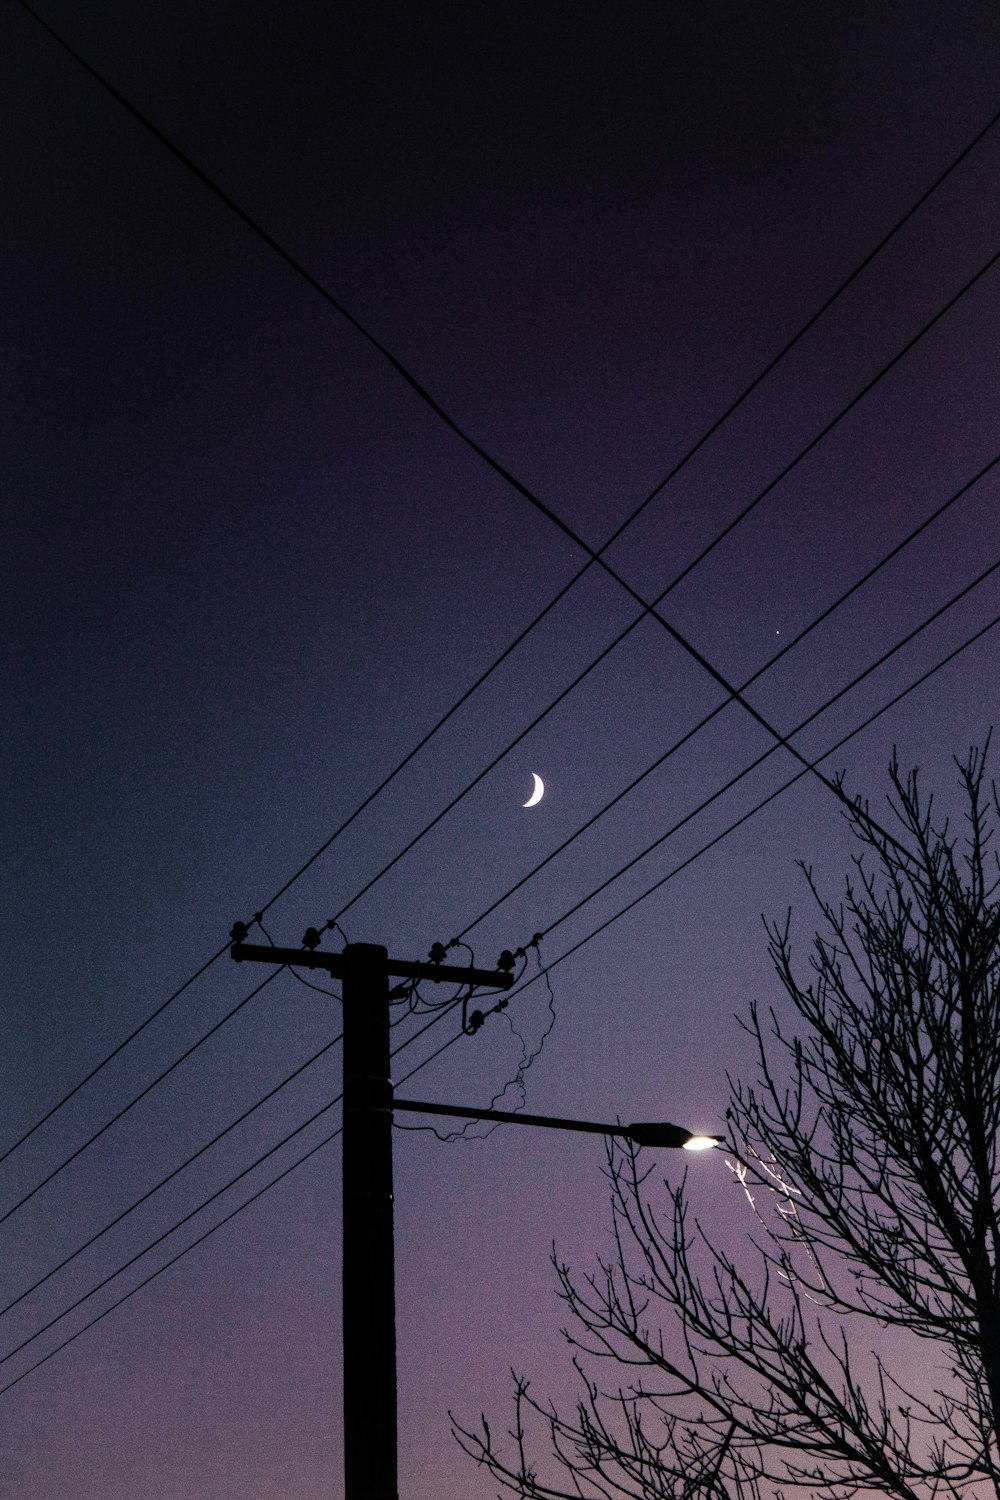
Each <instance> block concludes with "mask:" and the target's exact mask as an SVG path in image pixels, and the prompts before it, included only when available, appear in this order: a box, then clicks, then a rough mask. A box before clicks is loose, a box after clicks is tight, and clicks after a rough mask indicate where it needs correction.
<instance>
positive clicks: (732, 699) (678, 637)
mask: <svg viewBox="0 0 1000 1500" xmlns="http://www.w3.org/2000/svg"><path fill="white" fill-rule="evenodd" d="M997 261H1000V250H998V251H996V252H995V253H994V254H993V255H991V256H990V257H989V259H988V260H987V261H986V262H985V263H984V264H983V265H982V266H980V268H979V270H978V271H976V272H975V274H974V275H973V276H971V277H970V278H969V279H968V280H967V281H966V282H965V283H964V285H963V286H962V287H960V288H959V290H958V291H957V292H955V293H954V295H953V296H952V297H950V298H949V299H948V301H947V302H945V303H944V305H943V306H942V307H940V308H939V309H938V311H937V312H936V313H935V314H934V315H933V316H932V317H931V318H929V319H928V320H927V321H926V322H925V323H924V324H923V326H922V327H921V328H920V329H919V330H918V332H917V333H915V334H914V335H913V337H912V338H910V339H909V340H907V342H906V343H905V344H904V345H903V347H902V348H901V349H900V350H898V351H897V353H896V354H894V355H893V357H892V358H891V359H890V360H889V361H888V362H887V363H886V364H884V365H883V366H882V368H881V369H880V370H879V371H878V373H877V374H876V375H874V376H873V377H872V378H871V379H870V380H869V381H868V382H867V383H866V384H865V385H864V386H863V387H862V388H861V390H860V391H858V392H857V393H856V394H855V395H854V396H853V397H852V398H851V399H850V400H849V401H848V402H847V403H846V404H845V405H844V406H842V407H841V408H840V410H839V411H838V412H837V414H836V415H835V416H834V417H832V418H831V419H830V421H828V422H827V423H826V424H825V425H824V426H823V427H822V428H821V429H820V431H819V432H818V433H817V434H816V435H815V436H814V437H813V438H811V439H810V441H809V442H808V443H806V445H805V446H804V447H803V448H801V449H800V450H799V452H798V453H797V454H796V456H795V457H794V458H793V459H791V460H790V462H788V463H787V464H785V466H784V467H783V468H782V469H781V471H780V472H779V473H778V474H777V475H776V476H775V477H774V478H773V479H772V480H770V482H769V483H768V484H766V485H765V486H764V487H763V489H761V490H759V491H758V492H757V494H756V495H755V496H754V497H753V499H752V500H750V501H749V503H748V504H747V505H745V506H744V507H743V509H742V510H741V511H740V512H739V514H738V515H736V516H735V517H733V519H732V520H731V521H730V522H729V523H728V525H727V526H726V527H725V528H723V530H722V531H720V532H719V533H718V534H717V535H716V537H714V538H713V540H712V541H711V542H710V543H709V544H708V545H707V546H705V547H703V548H702V550H701V551H700V552H699V553H698V555H697V557H695V558H694V559H693V560H692V561H691V562H689V563H688V564H687V565H686V566H685V567H684V568H682V569H681V571H680V572H679V573H677V574H676V575H675V577H673V578H672V579H671V581H670V582H669V583H668V584H667V585H666V587H665V588H663V589H662V590H661V591H660V593H659V594H657V595H656V596H655V597H654V598H653V599H652V600H650V601H648V602H646V601H644V599H643V597H642V595H640V594H639V593H638V592H637V591H636V590H635V589H633V588H632V587H631V585H630V584H628V583H627V582H626V581H625V580H624V578H622V577H621V576H620V575H619V574H618V573H617V571H615V570H614V569H611V568H609V567H608V566H607V564H605V562H604V561H603V559H602V558H601V555H600V553H598V552H594V553H593V554H592V559H591V560H592V561H594V562H598V563H600V565H601V566H602V567H603V568H604V569H605V571H606V572H608V573H609V575H610V576H611V577H613V578H614V579H615V580H616V581H617V582H618V583H619V584H620V585H621V586H622V588H624V589H625V590H626V592H627V593H629V594H630V595H631V597H632V599H633V600H634V601H635V602H636V603H639V604H641V605H642V610H641V612H640V613H639V614H638V615H637V616H636V617H635V619H633V620H632V621H630V623H629V624H628V625H626V626H625V627H624V629H623V630H621V631H619V633H618V634H617V635H616V636H615V638H614V640H612V641H611V642H609V644H608V645H607V646H605V647H604V648H603V650H602V651H600V652H599V653H598V655H597V656H596V657H594V659H593V660H592V661H591V662H589V663H588V665H587V666H586V667H584V668H583V670H582V671H580V672H578V673H577V675H576V676H575V677H574V678H573V679H572V681H571V682H570V683H569V684H568V685H567V686H566V687H564V688H563V689H562V690H561V691H560V692H559V693H558V694H557V695H556V696H555V698H553V699H551V700H550V701H549V702H548V703H547V704H546V706H545V707H544V708H543V709H542V710H541V711H540V712H539V713H538V714H536V715H535V717H534V718H533V719H532V720H531V722H530V723H529V724H528V725H527V726H526V727H525V728H524V729H522V730H521V731H520V733H519V734H517V735H515V736H514V738H513V739H512V740H510V741H509V742H508V743H507V745H505V746H504V748H503V749H502V750H501V751H499V753H498V754H497V755H495V756H494V757H493V758H492V760H490V761H489V762H488V764H487V765H485V766H484V767H483V769H482V770H481V771H479V772H478V773H477V774H476V775H475V776H474V777H473V778H472V780H471V781H469V782H467V783H466V785H465V786H464V787H463V788H462V789H461V791H459V792H457V793H456V794H455V796H454V797H452V798H451V800H450V801H449V802H448V803H446V805H445V806H444V807H443V808H442V809H441V810H440V811H439V812H437V813H436V814H435V815H434V817H432V818H431V819H430V820H429V821H428V822H427V823H425V824H424V825H423V827H422V828H421V829H420V830H419V831H418V832H417V833H415V834H414V835H413V837H412V838H411V839H409V840H408V842H407V843H406V844H404V845H403V847H402V849H400V850H398V851H397V853H396V854H394V855H393V857H392V858H391V859H389V860H388V861H387V862H386V863H385V864H384V865H382V867H381V868H380V869H379V870H378V871H377V872H376V873H375V874H374V875H373V876H372V877H371V878H370V879H369V880H368V881H366V883H365V884H364V885H363V886H362V887H361V889H360V890H358V891H356V892H355V894H354V895H353V896H352V897H351V899H350V900H349V901H347V902H345V903H344V905H343V906H341V907H340V908H339V910H338V911H337V912H335V913H334V915H333V916H332V917H330V918H329V919H328V921H327V922H326V923H325V924H324V926H323V927H321V928H320V931H325V930H329V929H330V928H332V927H333V926H335V925H336V923H337V922H338V921H339V919H340V918H341V917H343V916H345V915H346V913H347V912H348V911H350V910H351V908H352V907H353V906H355V905H356V904H357V902H358V901H360V900H361V899H362V898H363V897H364V896H366V895H367V894H368V892H369V891H370V890H372V889H373V888H374V887H375V886H376V885H377V884H378V883H379V881H380V880H382V879H383V878H384V877H385V876H386V875H388V874H389V872H390V871H391V870H393V869H394V868H395V866H396V865H398V864H399V863H400V861H401V860H403V859H404V858H405V857H406V855H407V854H409V853H410V852H411V850H413V849H414V848H415V847H416V846H417V844H419V843H420V842H421V840H422V839H424V838H426V836H427V835H428V834H429V833H430V832H431V831H432V830H433V829H434V828H436V827H437V825H438V824H439V823H440V822H441V821H442V820H443V819H444V818H446V817H447V815H448V814H449V813H450V812H451V811H452V810H453V809H454V808H455V807H457V806H458V804H459V803H460V802H461V801H462V800H463V799H464V798H465V797H467V796H468V795H469V793H470V792H471V791H473V789H474V788H475V787H477V786H478V785H479V783H480V782H481V781H482V780H483V779H484V778H485V777H486V776H488V775H489V774H490V772H491V771H493V770H494V769H495V768H496V767H497V766H498V765H499V764H500V762H501V761H502V760H503V759H504V758H505V757H506V756H507V755H509V754H510V753H511V751H512V750H514V749H515V748H516V747H517V746H518V745H519V744H521V742H522V741H523V740H524V739H525V738H526V737H527V736H528V735H529V734H530V733H531V732H532V730H534V729H536V728H537V727H538V725H539V724H541V723H542V721H543V720H544V719H545V718H547V717H548V715H549V714H550V713H552V712H553V711H554V710H555V709H556V708H557V707H558V706H559V704H560V703H562V702H563V701H564V700H565V699H566V698H568V697H569V695H570V694H571V693H572V692H573V691H574V690H575V689H576V688H577V687H579V685H580V684H581V683H582V682H583V681H584V680H585V678H587V677H588V676H589V675H590V674H591V672H593V671H595V670H596V668H597V667H598V666H600V664H601V663H602V662H603V661H604V660H605V659H606V658H607V657H608V656H610V655H611V653H612V652H613V651H615V650H616V649H617V647H618V646H619V645H621V643H622V642H623V641H624V640H625V639H626V637H627V636H629V635H631V633H632V631H633V630H635V629H637V627H638V626H639V625H641V624H642V622H643V620H645V619H648V618H652V619H654V620H656V621H657V623H658V624H660V625H661V626H662V627H663V628H664V629H665V630H666V631H667V633H668V634H669V635H670V636H671V638H672V639H673V640H674V641H675V642H676V644H678V645H679V646H681V648H682V649H683V650H684V651H686V652H687V653H688V655H689V656H692V657H693V658H694V660H695V661H696V662H698V664H699V665H700V666H702V667H703V668H704V669H705V670H706V671H707V672H708V673H709V675H710V676H711V677H712V678H713V680H714V681H715V682H716V683H717V685H718V686H720V687H722V688H723V689H724V691H725V693H726V700H725V703H723V704H720V705H719V708H720V710H721V708H723V707H726V706H727V705H728V704H729V703H738V704H739V705H740V707H741V708H743V709H745V710H746V711H747V712H748V713H749V714H750V715H751V717H752V718H754V719H755V720H756V721H757V723H758V724H759V725H761V727H763V728H764V729H765V730H766V731H767V733H768V734H770V735H771V737H772V738H773V739H774V740H775V741H776V742H777V744H778V745H780V746H781V747H782V748H784V749H785V750H788V751H789V752H790V753H791V754H792V755H793V756H796V758H798V759H801V757H798V756H797V754H796V751H795V750H794V748H793V747H792V746H791V745H789V744H788V742H787V740H786V739H784V738H783V737H782V735H781V734H780V733H779V731H778V730H777V729H776V728H774V726H773V725H771V724H770V723H769V722H768V721H767V720H766V719H765V718H764V717H763V715H761V714H759V713H758V712H757V710H756V709H755V708H753V706H752V705H751V704H750V703H749V701H748V700H746V699H745V698H744V697H743V694H744V693H745V691H746V688H747V687H748V686H749V685H750V683H745V684H744V685H743V686H742V687H740V688H737V687H735V686H733V684H731V683H730V682H728V680H727V679H726V678H725V677H724V676H723V675H722V674H721V673H720V672H719V671H717V670H716V668H715V667H714V666H713V665H712V664H711V663H710V662H709V661H708V660H707V658H706V657H705V656H704V655H703V654H702V653H701V652H699V651H698V650H697V649H696V648H695V647H694V646H693V645H692V644H691V643H690V642H689V641H688V640H687V639H686V637H685V636H683V635H682V634H681V632H680V631H678V630H677V629H676V628H675V627H674V626H673V625H671V624H670V623H669V622H668V621H667V620H666V618H665V617H664V616H663V615H661V614H659V612H658V610H659V606H660V604H662V602H663V601H664V600H665V599H666V598H667V596H668V595H669V594H670V593H672V592H673V590H674V589H675V588H676V587H677V586H678V584H680V583H681V582H682V581H683V580H684V579H685V578H687V577H688V576H689V574H690V573H691V572H692V571H693V569H694V568H696V567H697V566H698V564H699V563H701V562H702V561H704V559H705V558H706V557H708V555H709V554H710V553H711V552H712V551H713V549H714V548H715V547H716V546H717V545H718V543H719V542H720V541H721V540H722V539H723V537H725V536H727V535H729V534H730V533H731V532H732V531H733V530H734V529H735V527H736V526H738V525H739V524H740V522H741V521H744V520H745V519H746V518H747V517H748V516H749V515H750V513H751V512H752V511H753V510H754V509H755V508H756V507H757V505H759V504H760V502H761V501H762V500H763V499H764V498H765V497H766V496H767V495H768V494H770V493H771V491H772V490H774V489H775V488H776V487H777V485H778V484H780V483H781V481H782V480H783V479H785V478H787V477H788V475H789V474H791V473H792V471H793V470H794V469H795V468H796V467H797V466H798V465H799V464H800V463H801V462H802V461H803V460H804V459H805V458H806V457H807V456H808V455H809V454H810V453H812V452H813V450H814V449H815V448H816V447H817V446H818V445H819V444H820V443H821V442H823V440H824V439H825V438H827V437H828V436H829V434H830V433H831V432H832V431H833V430H834V428H835V427H837V426H838V424H839V423H840V422H841V421H843V419H844V418H845V417H846V416H848V415H849V413H850V412H851V411H853V410H854V408H855V407H856V406H857V405H858V404H859V402H861V401H862V400H863V399H864V398H865V396H867V395H868V394H869V393H870V392H871V391H872V390H874V388H875V387H876V386H877V385H878V384H879V382H880V381H882V380H883V379H884V378H885V376H887V375H888V374H889V373H890V371H892V370H893V369H894V368H895V366H896V365H897V364H899V362H900V360H902V359H903V358H904V357H905V356H906V355H907V354H908V353H909V352H910V351H911V350H912V349H913V348H914V347H915V346H916V344H918V343H919V342H920V340H921V339H922V338H924V336H925V335H926V334H928V333H929V332H930V331H931V330H932V329H933V328H934V327H935V326H936V325H937V324H938V323H939V322H940V321H941V319H942V318H943V317H945V315H946V314H947V313H948V312H950V311H951V309H952V308H953V307H954V306H955V305H956V304H957V303H958V302H959V301H960V300H961V298H962V297H964V296H965V295H966V293H967V292H969V291H971V290H972V288H973V287H974V286H976V285H977V284H978V282H979V281H980V280H981V279H982V277H983V276H985V275H986V274H987V272H988V271H990V270H991V269H992V268H993V266H994V265H996V263H997ZM994 462H996V461H995V460H994V461H993V462H991V463H990V464H988V465H987V466H986V468H985V469H983V470H982V471H981V473H980V475H978V476H977V478H979V477H982V474H984V473H986V472H987V470H988V469H990V468H992V467H993V463H994ZM975 482H976V481H975V480H972V481H970V483H975ZM967 487H968V486H965V487H963V489H962V490H961V491H959V495H961V494H962V493H964V490H965V488H967ZM955 498H959V496H956V497H955ZM538 503H539V504H541V502H538ZM948 503H950V502H946V503H945V506H944V507H943V508H944V509H947V505H948ZM545 510H546V514H549V515H550V518H551V519H553V520H554V521H555V523H556V524H557V525H558V526H559V527H560V528H561V529H563V530H565V531H567V534H568V535H572V536H573V538H574V540H575V541H576V542H577V544H578V545H579V546H580V547H582V548H583V549H584V550H585V551H587V552H590V551H591V549H590V547H589V546H588V544H587V543H586V542H585V541H583V540H582V538H580V537H579V536H578V535H577V534H576V532H575V531H572V529H571V528H567V527H566V525H565V524H564V522H563V521H562V520H560V519H559V518H558V517H557V516H556V515H555V513H554V512H552V511H550V509H549V508H548V507H545ZM931 519H934V517H931ZM928 524H929V523H928ZM602 550H603V549H602ZM775 660H777V658H775ZM761 670H762V671H765V670H767V669H766V667H765V668H762V669H761ZM758 675H760V674H758ZM755 680H756V679H755V678H751V679H750V682H753V681H755ZM706 722H707V721H706ZM813 774H815V775H816V776H817V777H818V778H819V780H820V781H823V782H824V783H825V784H826V785H827V787H828V789H829V790H833V791H834V792H835V794H836V795H838V796H839V794H838V793H836V789H835V788H834V787H833V785H832V783H830V782H828V781H826V780H825V778H824V777H823V775H822V773H820V772H819V771H816V770H815V768H813ZM841 800H843V799H842V798H841ZM884 831H885V830H882V832H883V833H884ZM901 852H902V851H901ZM467 930H468V929H467Z"/></svg>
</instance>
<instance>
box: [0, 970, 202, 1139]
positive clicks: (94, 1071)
mask: <svg viewBox="0 0 1000 1500" xmlns="http://www.w3.org/2000/svg"><path fill="white" fill-rule="evenodd" d="M228 951H229V944H228V943H226V944H225V945H224V947H222V948H218V949H217V950H216V951H215V952H214V953H213V954H212V956H211V958H208V959H206V960H205V962H204V963H203V964H202V966H201V968H200V969H195V971H194V973H193V974H192V975H191V977H190V979H185V981H184V983H183V984H179V985H178V986H177V988H176V989H175V990H174V992H173V994H172V995H168V996H167V998H166V1000H164V1001H163V1002H162V1003H161V1004H160V1005H158V1006H157V1007H156V1009H155V1010H154V1011H152V1012H151V1013H150V1014H149V1015H148V1016H147V1017H146V1019H145V1020H144V1021H141V1022H140V1023H139V1025H138V1026H137V1027H136V1028H135V1030H134V1031H131V1032H129V1034H128V1036H127V1037H126V1038H125V1040H124V1041H122V1042H119V1043H118V1045H117V1047H114V1048H112V1050H111V1051H110V1052H109V1053H108V1055H107V1057H105V1058H103V1059H102V1060H101V1061H100V1062H99V1063H98V1064H97V1066H96V1067H95V1068H91V1070H90V1072H89V1073H88V1074H87V1076H86V1077H85V1078H81V1079H80V1082H79V1083H75V1084H74V1085H73V1087H72V1088H71V1089H70V1090H69V1091H68V1093H65V1094H63V1096H62V1098H61V1099H60V1100H59V1101H58V1103H56V1104H53V1106H52V1108H51V1109H48V1110H46V1112H45V1114H44V1115H42V1116H41V1118H40V1119H38V1120H36V1121H35V1123H34V1125H32V1126H31V1127H30V1128H29V1129H28V1130H26V1131H25V1132H24V1134H23V1135H20V1136H18V1138H17V1140H16V1141H15V1142H14V1144H13V1145H12V1146H8V1147H7V1149H6V1151H4V1152H3V1154H2V1155H0V1162H5V1161H6V1160H7V1158H8V1156H12V1155H13V1153H14V1152H15V1151H16V1150H17V1148H18V1147H19V1146H23V1145H24V1143H25V1141H27V1140H29V1139H30V1138H31V1136H33V1135H34V1133H35V1131H36V1130H40V1129H41V1128H42V1126H43V1125H44V1124H46V1122H47V1121H49V1120H51V1118H52V1116H53V1115H54V1114H57V1113H58V1112H59V1110H61V1109H62V1107H63V1105H64V1104H68V1103H69V1101H70V1100H71V1099H72V1098H74V1097H75V1095H77V1094H78V1093H79V1092H80V1090H81V1089H82V1088H84V1087H85V1086H86V1085H87V1084H88V1083H89V1082H90V1080H91V1079H92V1078H96V1077H97V1075H98V1073H100V1071H101V1070H102V1068H106V1067H107V1065H108V1063H110V1062H113V1061H114V1059H115V1058H116V1057H117V1056H118V1054H119V1052H124V1050H125V1048H126V1047H127V1046H128V1045H129V1044H130V1043H131V1042H134V1041H135V1039H136V1037H137V1036H138V1035H139V1034H140V1032H143V1031H145V1029H146V1027H147V1026H149V1025H151V1024H152V1022H153V1021H155V1020H156V1018H157V1016H159V1015H162V1014H163V1012H164V1011H165V1010H166V1008H167V1006H168V1005H173V1003H174V1001H175V1000H176V999H178V998H179V997H180V996H181V995H183V993H184V991H185V990H187V989H190V988H191V986H192V985H193V984H194V982H195V980H196V979H200V978H201V976H202V974H204V973H205V970H206V969H210V968H211V967H212V965H213V964H214V963H215V961H216V959H218V958H221V957H222V955H223V953H227V952H228Z"/></svg>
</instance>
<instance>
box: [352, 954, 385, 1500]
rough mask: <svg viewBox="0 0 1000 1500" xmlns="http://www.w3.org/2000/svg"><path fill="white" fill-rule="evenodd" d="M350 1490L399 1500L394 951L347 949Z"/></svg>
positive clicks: (355, 1495)
mask: <svg viewBox="0 0 1000 1500" xmlns="http://www.w3.org/2000/svg"><path fill="white" fill-rule="evenodd" d="M343 994H344V1127H343V1131H344V1133H343V1152H344V1167H343V1202H344V1218H343V1236H344V1241H343V1279H342V1287H341V1292H342V1297H343V1329H344V1491H345V1495H346V1496H347V1497H348V1500H361V1497H362V1496H365V1497H366V1500H397V1477H396V1472H397V1452H396V1443H397V1439H396V1433H397V1425H396V1276H395V1264H394V1258H393V1215H392V1083H391V1082H390V1079H389V970H388V953H387V951H386V949H385V948H382V947H380V946H379V945H377V944H375V943H352V944H350V946H349V947H347V948H345V950H344V973H343Z"/></svg>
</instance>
